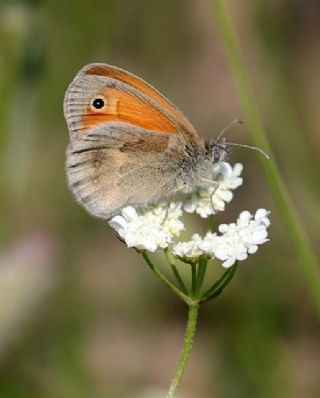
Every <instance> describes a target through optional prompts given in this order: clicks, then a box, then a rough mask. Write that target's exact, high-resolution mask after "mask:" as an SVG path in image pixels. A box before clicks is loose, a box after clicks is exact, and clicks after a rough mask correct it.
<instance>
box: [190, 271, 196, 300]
mask: <svg viewBox="0 0 320 398" xmlns="http://www.w3.org/2000/svg"><path fill="white" fill-rule="evenodd" d="M196 286H197V264H195V263H194V264H191V295H192V297H194V298H195V297H196V289H197V288H196Z"/></svg>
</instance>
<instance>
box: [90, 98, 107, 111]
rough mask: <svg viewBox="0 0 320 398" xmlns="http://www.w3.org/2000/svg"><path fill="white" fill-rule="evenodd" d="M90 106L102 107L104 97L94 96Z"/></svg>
mask: <svg viewBox="0 0 320 398" xmlns="http://www.w3.org/2000/svg"><path fill="white" fill-rule="evenodd" d="M91 106H92V107H93V108H94V109H102V108H103V107H104V106H105V99H104V98H103V97H97V98H94V99H93V101H92V105H91Z"/></svg>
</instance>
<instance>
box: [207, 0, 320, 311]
mask: <svg viewBox="0 0 320 398" xmlns="http://www.w3.org/2000/svg"><path fill="white" fill-rule="evenodd" d="M212 4H213V7H214V10H215V17H216V22H217V27H218V31H219V33H220V35H221V38H222V42H223V45H224V48H225V51H226V54H227V58H228V61H229V66H230V69H231V72H232V74H233V78H234V81H235V84H236V86H237V89H238V93H239V98H240V102H241V104H242V107H243V111H244V115H245V120H246V123H247V124H248V126H249V129H250V131H251V134H252V137H253V140H254V142H255V144H256V145H257V146H259V147H261V148H263V149H265V150H267V151H268V152H269V154H270V155H271V148H270V144H269V141H268V138H267V135H266V132H265V129H264V127H263V123H262V120H261V117H260V113H259V111H258V107H257V105H256V101H255V98H254V95H253V92H252V89H251V85H250V83H249V79H248V75H247V72H246V69H245V67H244V63H243V60H242V56H241V52H240V48H239V44H238V41H237V37H236V34H235V31H234V29H233V26H232V23H231V20H230V17H229V15H228V12H227V10H226V6H225V3H224V2H223V1H221V0H212ZM271 157H272V156H271ZM259 161H260V163H261V166H262V169H263V172H264V174H265V176H266V179H267V181H268V183H269V186H270V189H271V191H272V194H273V197H274V200H275V202H276V205H277V207H278V209H279V213H280V215H281V217H282V219H283V223H284V225H285V227H286V229H287V233H288V236H289V237H290V238H291V241H292V246H293V250H295V252H296V254H297V258H298V259H299V263H300V264H301V270H302V272H303V274H304V276H305V279H306V281H307V284H308V287H309V290H310V293H311V296H312V298H313V301H314V304H315V306H316V308H317V311H318V315H319V316H320V270H319V268H318V264H317V259H316V256H315V254H314V251H313V249H312V247H311V245H310V243H309V241H308V239H307V237H306V234H305V231H304V229H303V227H302V224H301V222H300V220H299V217H298V215H297V212H296V209H295V207H294V205H293V202H292V201H291V198H290V196H289V193H288V191H287V189H286V187H285V184H284V182H283V179H282V177H281V175H280V172H279V170H278V167H277V165H276V163H275V160H274V158H273V157H272V160H271V161H267V160H265V159H263V158H262V157H260V158H259Z"/></svg>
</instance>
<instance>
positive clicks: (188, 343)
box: [167, 304, 199, 398]
mask: <svg viewBox="0 0 320 398" xmlns="http://www.w3.org/2000/svg"><path fill="white" fill-rule="evenodd" d="M198 310H199V307H198V305H197V304H194V305H189V311H188V321H187V326H186V332H185V336H184V342H183V347H182V350H181V354H180V358H179V362H178V366H177V369H176V373H175V375H174V377H173V379H172V381H171V385H170V389H169V392H168V395H167V398H174V396H175V393H176V391H177V388H178V387H179V384H180V382H181V378H182V375H183V373H184V371H185V369H186V366H187V363H188V359H189V357H190V352H191V349H192V345H193V340H194V334H195V331H196V327H197V318H198Z"/></svg>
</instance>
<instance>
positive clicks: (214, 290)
mask: <svg viewBox="0 0 320 398" xmlns="http://www.w3.org/2000/svg"><path fill="white" fill-rule="evenodd" d="M236 270H237V264H234V265H233V266H232V267H231V268H229V269H227V271H225V272H224V274H223V275H222V277H221V278H220V279H218V280H217V282H215V283H214V284H213V285H212V286H211V287H210V288H209V289H208V290H207V291H206V292H205V293H204V294H203V296H202V297H201V299H200V302H199V304H203V303H205V302H206V301H209V300H212V299H213V298H215V297H217V296H219V295H220V294H221V293H222V292H223V290H224V288H225V287H226V286H227V285H228V284H229V283H230V282H231V280H232V278H233V277H234V274H235V273H236Z"/></svg>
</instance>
